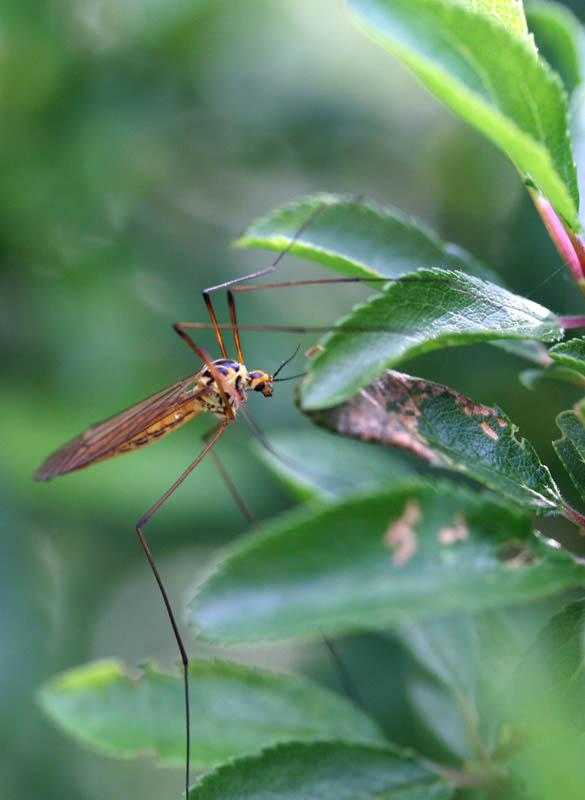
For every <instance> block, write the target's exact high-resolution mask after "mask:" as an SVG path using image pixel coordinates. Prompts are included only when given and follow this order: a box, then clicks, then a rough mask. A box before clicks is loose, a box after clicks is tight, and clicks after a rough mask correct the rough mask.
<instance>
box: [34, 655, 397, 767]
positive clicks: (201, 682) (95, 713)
mask: <svg viewBox="0 0 585 800" xmlns="http://www.w3.org/2000/svg"><path fill="white" fill-rule="evenodd" d="M189 677H190V698H191V763H192V765H193V766H194V767H198V768H207V767H210V766H214V765H216V764H219V763H221V762H222V761H225V760H226V759H228V758H232V757H234V756H238V755H242V754H244V753H249V752H255V751H258V750H260V749H262V748H263V747H266V746H268V745H271V744H275V743H277V742H280V741H286V740H289V739H314V738H321V739H326V738H342V739H345V740H347V741H354V742H355V741H366V742H374V743H381V742H384V741H385V739H384V736H383V734H382V733H381V732H380V730H379V729H378V727H377V726H376V723H375V722H374V721H373V720H372V719H370V718H369V717H368V716H367V715H366V714H364V713H363V712H362V711H360V710H359V709H357V708H355V707H354V706H353V705H352V704H351V703H350V702H348V701H347V700H344V699H343V698H341V697H338V696H337V695H335V694H333V693H331V692H329V691H327V690H325V689H322V688H320V687H318V686H317V685H315V684H312V683H311V682H309V681H307V680H305V679H300V678H296V677H292V676H290V675H283V674H276V673H271V672H267V671H265V670H260V669H253V668H250V667H245V666H242V665H240V664H233V663H229V662H221V661H203V660H201V661H194V662H191V665H190V669H189ZM40 702H41V704H42V706H43V708H44V709H45V711H46V712H47V713H48V714H49V716H50V717H51V719H53V720H54V721H55V722H56V723H57V724H58V725H59V726H60V727H62V728H64V729H65V730H66V731H67V732H68V733H69V734H71V735H72V736H74V737H75V738H77V739H80V740H81V741H82V742H84V743H85V744H87V745H89V746H90V747H92V748H94V749H96V750H98V751H100V752H101V753H104V754H105V755H108V756H114V757H116V758H134V757H136V756H139V755H143V754H146V753H150V754H154V755H155V756H156V757H157V759H158V760H159V761H160V762H161V763H162V764H167V765H171V764H175V765H181V764H183V763H184V761H185V709H184V687H183V680H182V678H179V677H175V676H173V675H168V674H166V673H162V672H158V671H157V670H155V669H153V668H152V667H146V668H145V672H144V674H142V675H141V676H140V677H139V678H137V679H133V678H131V677H130V675H129V674H128V672H127V670H126V668H125V667H124V666H123V665H122V664H120V663H119V662H117V661H102V662H96V663H93V664H88V665H87V666H84V667H79V668H77V669H74V670H70V671H68V672H65V673H63V674H61V675H58V676H57V677H56V678H53V679H52V680H51V681H49V682H48V683H47V684H45V686H44V687H43V689H42V690H41V692H40Z"/></svg>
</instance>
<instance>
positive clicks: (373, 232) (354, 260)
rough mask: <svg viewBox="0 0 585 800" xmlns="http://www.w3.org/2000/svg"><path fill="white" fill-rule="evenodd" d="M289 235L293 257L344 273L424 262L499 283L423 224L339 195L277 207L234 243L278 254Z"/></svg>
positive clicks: (398, 269)
mask: <svg viewBox="0 0 585 800" xmlns="http://www.w3.org/2000/svg"><path fill="white" fill-rule="evenodd" d="M319 209H321V211H319V213H317V212H318V210H319ZM314 214H316V216H315V217H313V218H312V217H311V215H314ZM303 225H306V227H304V228H303ZM301 228H302V230H301ZM293 239H294V244H293V245H292V247H291V249H290V250H289V251H288V252H289V253H290V254H291V255H294V256H299V257H301V258H308V259H310V260H311V261H315V262H316V263H317V264H322V265H323V266H325V267H329V268H330V269H333V270H335V271H336V272H339V273H341V274H342V275H346V276H348V277H352V276H355V277H359V278H372V277H385V278H395V277H397V276H399V275H402V274H403V273H404V272H411V271H412V270H415V269H418V268H419V267H420V266H421V265H422V264H430V265H431V266H434V265H436V264H439V265H441V266H442V267H449V268H451V269H456V270H461V271H462V272H469V273H471V274H472V275H478V276H480V277H483V278H486V279H488V280H493V281H495V282H498V278H497V276H496V275H495V274H494V273H493V272H492V271H491V270H490V269H488V267H486V266H485V265H484V264H482V263H481V262H479V261H478V260H477V259H475V258H474V257H473V256H472V255H471V254H470V253H467V252H466V251H465V250H463V249H461V248H460V247H457V245H454V244H448V243H446V242H442V241H441V240H440V239H439V237H438V236H437V235H436V234H435V233H433V232H432V231H430V230H428V229H427V228H425V227H423V225H422V224H421V223H419V222H416V221H414V220H411V219H408V218H406V217H405V216H404V215H403V214H401V213H400V212H399V211H397V210H395V209H391V208H386V207H384V206H381V205H379V204H378V203H375V202H373V201H371V200H364V199H361V198H356V197H354V198H351V197H345V196H343V195H335V194H315V195H311V196H309V197H306V198H304V199H302V200H299V201H297V202H294V203H290V204H288V205H285V206H282V207H281V208H277V209H276V210H275V211H272V212H271V213H270V214H268V215H267V216H265V217H262V218H261V219H258V220H256V221H255V222H253V223H252V225H250V227H249V228H248V229H247V230H246V231H245V232H244V233H243V234H242V236H241V237H240V238H239V239H238V240H237V242H236V243H235V244H236V245H237V246H238V247H262V248H266V249H268V250H275V251H278V252H282V251H283V250H284V249H285V248H287V247H288V246H290V245H291V243H292V242H293Z"/></svg>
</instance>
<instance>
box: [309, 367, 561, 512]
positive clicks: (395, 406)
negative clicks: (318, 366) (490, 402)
mask: <svg viewBox="0 0 585 800" xmlns="http://www.w3.org/2000/svg"><path fill="white" fill-rule="evenodd" d="M308 414H309V416H310V417H311V419H312V420H313V422H315V423H316V424H317V425H322V426H323V427H326V428H328V429H329V430H333V431H336V432H337V433H340V434H342V435H343V436H353V437H356V438H359V439H364V440H365V441H377V442H383V443H384V444H387V445H390V446H392V447H400V448H402V449H404V450H407V451H409V452H411V453H413V454H414V455H416V456H418V457H419V458H423V459H424V460H426V461H428V462H429V463H430V464H433V465H434V466H439V467H442V468H443V469H449V470H453V471H455V472H462V473H464V474H465V475H467V476H468V477H470V478H475V479H476V480H478V481H481V483H483V484H485V485H486V486H488V487H489V488H490V489H493V490H494V491H497V492H499V493H500V494H502V495H504V496H506V497H509V498H511V499H512V500H515V501H516V502H517V503H521V504H522V505H524V506H527V507H528V508H533V509H534V510H536V511H558V512H560V513H563V512H564V503H563V499H562V497H561V495H560V493H559V490H558V488H557V486H556V484H555V482H554V481H553V479H552V476H551V474H550V472H549V470H548V468H547V467H545V466H544V465H543V464H542V463H541V461H540V459H539V458H538V456H537V454H536V452H535V450H534V448H533V447H532V445H531V444H530V443H529V442H527V441H526V439H517V438H516V432H517V428H516V426H515V425H513V424H512V423H511V422H510V420H509V419H508V418H507V417H506V416H505V415H504V414H503V413H502V411H500V409H498V408H492V407H490V406H486V405H482V404H481V403H476V402H475V401H474V400H471V399H470V398H468V397H465V395H462V394H459V393H458V392H456V391H454V390H453V389H449V388H448V387H446V386H442V385H441V384H439V383H433V382H432V381H426V380H423V379H422V378H414V377H412V376H410V375H404V374H403V373H401V372H396V371H394V370H387V371H386V372H384V373H382V375H380V377H379V378H377V379H376V380H375V381H374V382H373V383H371V384H370V385H369V386H367V387H366V388H365V389H362V390H361V391H359V392H358V393H357V394H356V395H354V397H352V398H351V399H350V400H348V401H347V402H345V403H341V404H339V405H336V406H332V407H331V408H326V409H321V410H320V411H311V412H308Z"/></svg>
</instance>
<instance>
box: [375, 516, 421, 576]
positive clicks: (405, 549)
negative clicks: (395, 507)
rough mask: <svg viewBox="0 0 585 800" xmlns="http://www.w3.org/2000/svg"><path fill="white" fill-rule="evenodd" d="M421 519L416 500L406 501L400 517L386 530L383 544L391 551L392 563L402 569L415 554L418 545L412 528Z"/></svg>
mask: <svg viewBox="0 0 585 800" xmlns="http://www.w3.org/2000/svg"><path fill="white" fill-rule="evenodd" d="M421 519H422V514H421V510H420V505H419V503H418V501H417V500H408V502H407V503H406V506H405V508H404V511H403V512H402V516H400V517H399V518H398V519H397V520H395V521H394V522H391V523H390V525H388V527H387V528H386V532H385V533H384V544H385V545H386V546H387V547H390V548H391V549H392V563H393V564H394V566H395V567H402V566H404V564H406V563H407V562H408V561H410V559H411V558H412V557H413V555H414V554H415V553H416V550H417V547H418V544H417V539H416V531H415V530H414V526H415V525H416V524H417V522H420V520H421Z"/></svg>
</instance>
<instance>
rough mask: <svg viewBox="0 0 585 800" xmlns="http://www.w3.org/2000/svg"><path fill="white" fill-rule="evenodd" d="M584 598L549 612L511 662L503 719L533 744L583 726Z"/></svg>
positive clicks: (576, 731) (581, 729)
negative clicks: (517, 659) (546, 620)
mask: <svg viewBox="0 0 585 800" xmlns="http://www.w3.org/2000/svg"><path fill="white" fill-rule="evenodd" d="M584 625H585V601H584V600H579V601H577V602H574V603H571V604H570V605H568V606H566V607H565V608H564V609H563V610H562V611H561V612H559V613H558V614H556V615H555V616H553V617H552V618H551V620H550V621H549V623H548V624H547V625H546V626H545V627H544V628H543V630H542V631H541V632H540V633H539V634H538V635H537V637H536V639H535V640H534V642H533V643H532V645H531V646H530V647H529V648H528V649H527V650H526V652H525V654H524V655H523V657H522V659H521V660H520V662H519V663H518V665H517V668H516V670H515V673H514V676H513V678H512V680H511V682H510V684H509V686H508V690H507V692H506V696H505V697H506V701H507V702H506V706H505V707H506V711H507V718H506V720H505V721H506V722H507V723H508V725H509V727H510V728H511V729H512V730H513V731H514V737H515V738H516V739H519V740H520V741H525V742H527V743H530V744H537V743H539V742H542V741H543V740H546V741H554V739H555V738H564V737H566V736H570V735H574V734H583V733H584V732H585V671H584V669H583V665H584V663H585V652H584V646H583V630H584Z"/></svg>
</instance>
